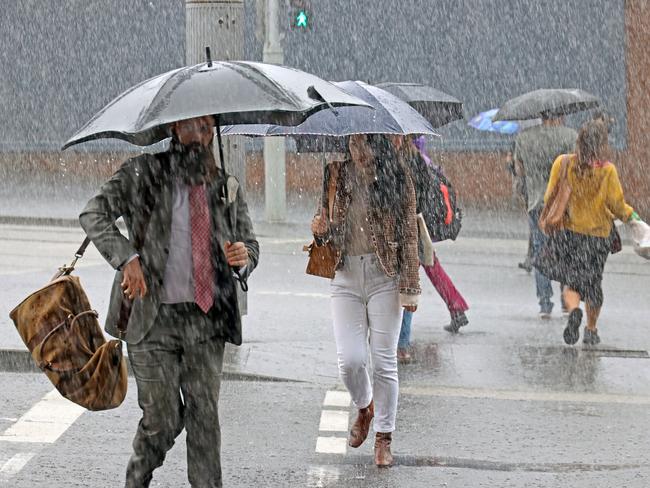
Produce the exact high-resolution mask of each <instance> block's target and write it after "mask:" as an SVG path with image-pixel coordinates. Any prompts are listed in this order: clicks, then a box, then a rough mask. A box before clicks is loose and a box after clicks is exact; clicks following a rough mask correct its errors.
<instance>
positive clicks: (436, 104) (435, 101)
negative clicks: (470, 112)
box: [376, 83, 463, 128]
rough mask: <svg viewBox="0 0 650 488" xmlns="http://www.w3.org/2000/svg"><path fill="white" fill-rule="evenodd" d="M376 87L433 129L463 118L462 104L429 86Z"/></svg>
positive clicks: (398, 84)
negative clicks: (411, 110) (416, 113)
mask: <svg viewBox="0 0 650 488" xmlns="http://www.w3.org/2000/svg"><path fill="white" fill-rule="evenodd" d="M376 86H378V87H379V88H381V89H383V90H386V91H387V92H389V93H392V94H393V95H395V96H396V97H398V98H399V99H400V100H403V101H405V102H406V103H408V104H409V105H410V106H411V107H413V108H414V109H415V110H417V111H418V112H420V114H422V116H423V117H424V118H425V119H427V120H428V121H429V122H430V123H431V125H432V126H433V127H434V128H438V127H442V126H443V125H447V124H449V123H450V122H453V121H455V120H461V119H462V118H463V102H461V101H460V100H458V99H456V98H454V97H452V96H451V95H449V94H447V93H445V92H442V91H440V90H436V89H435V88H433V87H431V86H428V85H421V84H419V83H379V84H378V85H376Z"/></svg>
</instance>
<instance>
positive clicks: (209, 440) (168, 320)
mask: <svg viewBox="0 0 650 488" xmlns="http://www.w3.org/2000/svg"><path fill="white" fill-rule="evenodd" d="M214 331H215V327H214V320H213V319H211V318H209V317H208V316H207V315H205V314H204V313H203V312H202V311H201V310H200V309H199V308H198V307H197V306H196V305H195V304H179V305H161V307H160V310H159V314H158V319H157V321H156V323H155V325H154V326H153V327H152V329H151V331H150V332H149V334H148V335H147V336H146V337H145V338H144V339H143V340H142V341H141V342H140V343H138V344H135V345H131V344H129V345H128V346H127V348H128V354H129V361H130V363H131V367H132V370H133V374H134V375H135V380H136V384H137V387H138V404H139V405H140V408H141V409H142V419H141V420H140V423H139V424H138V430H137V432H136V434H135V438H134V440H133V455H132V456H131V459H130V460H129V464H128V467H127V471H126V487H127V488H145V487H147V486H149V483H150V482H151V479H152V475H153V471H154V470H155V469H156V468H157V467H159V466H161V465H162V464H163V461H164V460H165V455H166V453H167V451H168V450H169V449H170V448H171V447H172V446H173V445H174V440H175V439H176V437H177V436H178V435H179V434H180V433H181V432H182V430H183V428H185V430H186V431H187V441H186V442H187V471H188V479H189V482H190V485H191V486H192V487H193V488H216V487H221V486H222V482H221V458H220V451H221V431H220V427H219V411H218V402H219V388H220V386H221V373H222V366H223V355H224V340H223V338H221V337H219V336H214V335H213V334H214ZM211 334H212V337H210V336H211Z"/></svg>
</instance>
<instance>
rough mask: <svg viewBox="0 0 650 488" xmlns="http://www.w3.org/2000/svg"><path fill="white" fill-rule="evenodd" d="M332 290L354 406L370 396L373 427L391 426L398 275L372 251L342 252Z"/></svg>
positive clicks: (394, 407)
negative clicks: (384, 267) (388, 272)
mask: <svg viewBox="0 0 650 488" xmlns="http://www.w3.org/2000/svg"><path fill="white" fill-rule="evenodd" d="M331 291H332V316H333V319H334V338H335V339H336V349H337V355H338V365H339V372H340V375H341V379H342V380H343V383H344V384H345V387H346V388H347V389H348V391H349V392H350V396H351V397H352V402H353V403H354V405H355V407H357V408H365V407H367V406H368V405H369V404H370V401H371V400H373V399H374V401H375V432H393V431H394V430H395V417H396V415H397V395H398V392H399V386H398V380H397V339H398V337H399V331H400V325H401V321H402V309H401V306H400V301H399V287H398V278H389V277H388V276H386V274H385V273H384V271H383V270H382V268H381V265H380V264H379V260H378V259H377V257H376V256H375V255H374V254H366V255H363V256H346V257H345V265H344V266H343V268H342V269H339V270H338V271H337V272H336V275H335V276H334V279H333V280H332V283H331ZM368 343H370V355H371V358H372V366H373V368H372V369H373V382H372V385H371V382H370V375H369V373H368V365H367V362H368Z"/></svg>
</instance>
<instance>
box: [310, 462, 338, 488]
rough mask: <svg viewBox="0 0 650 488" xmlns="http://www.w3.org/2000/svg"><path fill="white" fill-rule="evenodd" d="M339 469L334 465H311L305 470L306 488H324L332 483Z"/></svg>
mask: <svg viewBox="0 0 650 488" xmlns="http://www.w3.org/2000/svg"><path fill="white" fill-rule="evenodd" d="M340 476H341V471H340V470H339V468H337V467H334V466H311V467H310V468H309V471H308V472H307V488H326V487H328V486H332V485H334V484H335V483H336V482H337V481H338V480H339V478H340Z"/></svg>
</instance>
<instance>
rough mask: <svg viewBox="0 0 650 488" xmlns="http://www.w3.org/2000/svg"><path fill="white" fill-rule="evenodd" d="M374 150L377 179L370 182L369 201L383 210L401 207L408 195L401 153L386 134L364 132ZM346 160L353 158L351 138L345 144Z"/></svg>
mask: <svg viewBox="0 0 650 488" xmlns="http://www.w3.org/2000/svg"><path fill="white" fill-rule="evenodd" d="M364 136H365V138H366V142H367V143H368V146H370V149H371V151H372V155H373V157H372V160H373V161H372V164H373V167H374V169H375V181H374V182H372V183H371V184H370V188H369V190H370V191H369V197H370V201H369V203H370V204H371V206H372V207H373V208H375V209H379V210H381V211H393V210H394V209H395V208H396V207H397V208H399V205H396V204H398V203H399V202H401V201H403V199H404V198H406V197H407V187H406V177H407V176H406V172H405V170H404V167H403V166H402V164H401V162H400V158H399V154H398V152H397V150H396V149H395V146H394V145H393V143H392V142H391V141H390V139H389V138H388V137H387V136H386V135H384V134H364ZM345 151H346V160H348V161H351V160H352V154H351V153H350V149H349V138H347V140H346V144H345Z"/></svg>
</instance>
